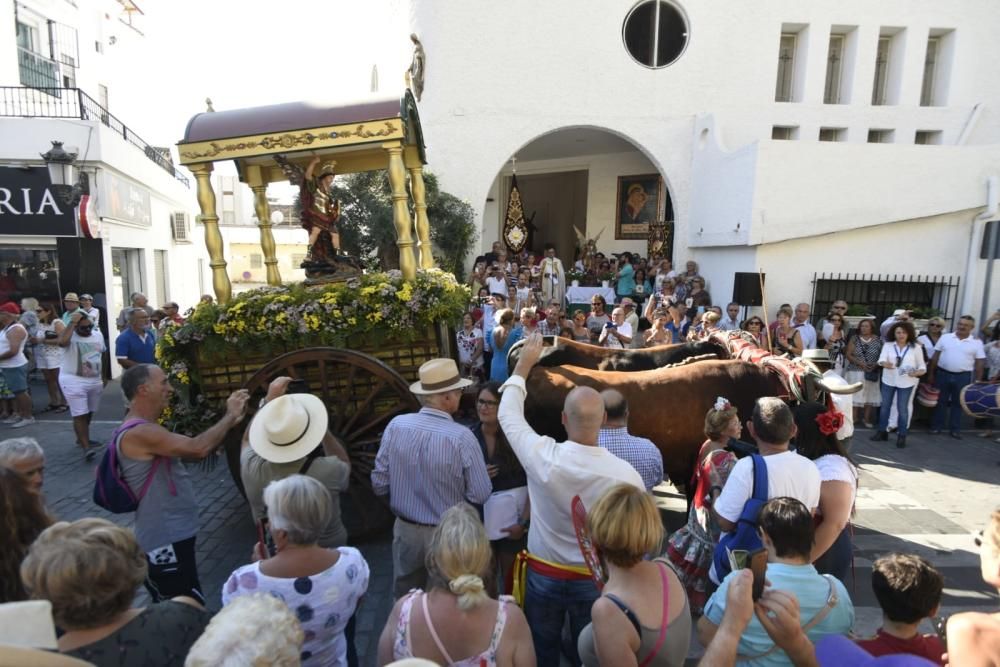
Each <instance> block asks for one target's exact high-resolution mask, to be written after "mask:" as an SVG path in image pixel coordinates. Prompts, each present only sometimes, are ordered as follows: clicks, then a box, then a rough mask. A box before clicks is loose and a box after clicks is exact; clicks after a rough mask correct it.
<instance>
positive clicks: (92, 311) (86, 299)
mask: <svg viewBox="0 0 1000 667" xmlns="http://www.w3.org/2000/svg"><path fill="white" fill-rule="evenodd" d="M80 310H82V311H83V312H85V313H86V314H87V319H89V320H90V321H91V322H92V323H93V324H94V327H95V328H97V327H98V326H99V325H100V323H101V311H99V310H97V308H95V307H94V297H92V296H91V295H89V294H81V295H80Z"/></svg>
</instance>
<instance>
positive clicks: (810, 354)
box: [802, 348, 854, 452]
mask: <svg viewBox="0 0 1000 667" xmlns="http://www.w3.org/2000/svg"><path fill="white" fill-rule="evenodd" d="M802 358H803V359H804V360H806V361H811V362H812V363H813V365H815V366H816V369H817V370H818V371H819V372H820V373H822V374H823V382H824V383H825V384H827V385H828V386H831V387H847V386H849V385H848V383H847V380H845V379H844V378H843V377H841V376H840V374H839V373H837V371H835V370H834V369H833V361H831V360H830V352H829V351H828V350H826V349H824V348H818V349H812V350H802ZM830 398H831V399H832V400H833V405H834V407H836V408H837V412H840V413H842V414H843V415H844V423H843V424H842V425H841V427H840V428H839V429H837V440H839V441H840V444H841V445H843V446H844V450H845V451H848V452H849V451H851V440H853V439H854V395H853V394H830Z"/></svg>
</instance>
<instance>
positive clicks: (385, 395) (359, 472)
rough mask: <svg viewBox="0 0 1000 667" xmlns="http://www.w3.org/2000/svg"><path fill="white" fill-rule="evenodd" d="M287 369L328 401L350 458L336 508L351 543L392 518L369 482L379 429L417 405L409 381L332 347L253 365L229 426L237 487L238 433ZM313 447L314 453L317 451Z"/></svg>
mask: <svg viewBox="0 0 1000 667" xmlns="http://www.w3.org/2000/svg"><path fill="white" fill-rule="evenodd" d="M282 375H288V376H290V377H292V378H295V379H302V380H305V381H306V382H307V383H308V385H309V390H310V393H312V394H314V395H316V396H318V397H319V398H321V399H322V400H323V403H325V404H326V407H327V410H328V411H329V414H330V425H329V429H330V432H331V433H332V434H333V435H334V437H336V438H338V439H339V440H340V442H341V444H343V445H344V448H345V449H346V450H347V453H348V455H349V456H350V459H351V484H350V488H349V489H348V491H347V492H345V493H342V494H341V496H340V513H341V516H342V517H343V521H344V526H345V527H346V528H347V532H348V535H349V537H350V540H351V542H352V543H355V542H359V541H363V540H365V539H368V538H371V537H374V536H375V535H377V534H379V533H381V532H382V531H383V530H385V529H386V528H387V527H388V525H389V524H390V523H391V521H392V513H391V512H390V510H389V506H388V503H387V502H386V500H385V497H384V496H376V495H375V494H374V492H373V491H372V486H371V471H372V468H374V467H375V455H376V454H377V453H378V448H379V443H380V442H381V439H382V431H383V430H384V429H385V427H386V425H387V424H388V423H389V421H390V420H391V419H392V418H393V417H395V416H397V415H401V414H404V413H407V412H415V411H417V410H419V409H420V404H419V403H418V402H417V400H416V398H414V396H413V394H411V393H410V387H409V385H408V384H407V382H406V381H405V380H404V379H403V378H402V377H401V376H400V375H399V373H397V372H396V371H395V370H393V369H392V368H391V367H389V366H387V365H386V364H384V363H382V362H381V361H379V360H378V359H376V358H375V357H373V356H371V355H368V354H364V353H363V352H357V351H355V350H346V349H341V348H334V347H313V348H306V349H303V350H296V351H295V352H289V353H287V354H283V355H281V356H280V357H277V358H275V359H274V360H273V361H271V362H270V363H268V364H267V365H266V366H264V367H263V368H261V369H260V370H259V371H257V372H256V373H255V374H254V375H253V376H252V377H251V378H250V379H249V380H247V382H246V384H245V385H243V387H244V388H245V389H247V390H248V391H249V392H250V402H249V404H248V405H249V408H248V410H247V412H248V414H247V420H246V421H245V422H244V426H242V427H241V428H238V429H233V431H232V432H231V433H230V437H229V439H228V440H227V442H226V459H227V461H228V463H229V471H230V474H232V476H233V480H234V481H235V482H236V484H237V486H239V487H240V489H241V490H242V489H243V484H242V480H241V479H240V439H241V438H242V435H243V430H244V428H245V424H249V423H250V419H252V418H253V414H254V413H256V411H257V405H258V404H259V403H260V399H261V398H263V397H264V395H265V394H266V393H267V387H268V385H269V384H270V383H271V381H272V380H274V379H275V378H277V377H280V376H282ZM321 451H322V450H321V448H320V447H317V450H316V452H314V454H318V453H319V452H321Z"/></svg>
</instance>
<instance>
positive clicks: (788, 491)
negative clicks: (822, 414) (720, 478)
mask: <svg viewBox="0 0 1000 667" xmlns="http://www.w3.org/2000/svg"><path fill="white" fill-rule="evenodd" d="M747 430H749V431H750V435H751V436H752V437H753V439H754V440H755V441H756V442H757V448H758V450H759V452H760V456H746V457H744V458H742V459H740V460H739V461H737V462H736V465H735V466H733V470H732V472H731V473H730V474H729V478H728V479H727V480H726V484H725V486H724V487H722V493H721V494H720V495H719V497H718V499H717V500H716V501H715V505H713V507H712V515H713V516H714V517H715V518H716V520H717V521H718V522H719V527H720V528H721V529H722V530H723V536H722V539H721V540H720V544H722V543H725V542H727V536H728V535H729V534H731V533H734V531H736V530H737V527H738V526H737V524H738V522H739V521H740V518H741V515H742V514H743V506H744V505H746V504H747V502H748V501H754V499H755V497H756V498H757V500H760V501H764V502H766V501H767V500H770V499H771V498H779V497H789V498H795V499H796V500H798V501H800V502H801V503H802V504H803V505H805V506H806V508H807V509H808V510H809V511H810V512H815V510H816V507H817V505H819V490H820V484H821V481H820V475H819V469H818V468H816V464H814V463H813V462H812V461H810V460H809V459H807V458H806V457H804V456H800V455H799V454H797V453H795V452H792V451H789V450H788V443H789V441H790V440H791V439H792V438H793V437H795V419H794V417H793V416H792V411H791V410H790V409H789V408H788V406H787V405H785V403H784V401H782V400H781V399H780V398H774V397H771V396H765V397H762V398H758V399H757V404H756V405H754V409H753V417H752V418H751V419H750V421H748V422H747ZM758 461H762V462H763V463H764V470H763V471H757V474H756V475H755V470H754V467H755V466H756V465H757V462H758ZM761 473H763V474H761ZM755 477H756V478H757V479H763V480H766V482H764V484H763V486H765V487H766V490H765V489H757V490H756V491H757V493H755V489H754V486H755V484H754V479H755ZM765 494H766V495H765ZM760 504H763V503H760ZM755 522H756V519H754V523H755ZM736 547H740V548H742V545H732V548H736ZM719 563H720V559H719V558H716V559H715V562H714V563H713V564H712V567H711V569H710V570H709V578H710V579H711V580H712V582H713V583H715V584H718V583H720V581H721V580H722V578H723V577H724V576H725V575H726V574H728V573H727V572H721V571H718V570H719Z"/></svg>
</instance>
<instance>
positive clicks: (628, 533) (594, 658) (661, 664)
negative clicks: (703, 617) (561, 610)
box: [577, 484, 691, 667]
mask: <svg viewBox="0 0 1000 667" xmlns="http://www.w3.org/2000/svg"><path fill="white" fill-rule="evenodd" d="M587 527H588V528H589V530H590V538H591V540H592V542H593V545H594V548H595V549H596V550H597V552H598V553H599V554H600V556H601V558H602V560H603V561H604V564H605V567H606V569H607V575H608V581H607V583H606V584H605V585H604V590H603V591H602V594H601V597H599V598H597V600H596V601H595V602H594V606H593V607H592V608H591V618H592V621H591V623H590V625H588V626H587V627H585V628H584V629H583V632H581V633H580V638H579V640H577V649H578V650H579V652H580V658H581V659H582V660H583V664H584V665H586V666H587V667H592V666H596V665H612V664H622V663H621V659H622V658H623V657H624V656H629V662H631V660H632V659H634V660H635V661H636V663H638V664H642V665H648V666H649V667H667V666H670V667H672V666H675V665H676V666H677V667H680V665H683V664H684V660H685V659H686V658H687V653H688V644H689V643H690V641H691V613H690V611H689V610H688V600H687V596H686V595H685V594H684V586H683V584H681V582H680V579H678V578H677V575H676V574H675V573H674V571H673V570H672V569H671V568H670V567H669V566H668V565H667V564H666V563H665V562H663V561H662V560H660V559H656V560H652V561H649V560H645V558H646V556H648V555H649V554H653V553H657V552H658V551H659V550H660V545H661V543H662V542H663V524H662V523H661V520H660V511H659V510H658V509H657V508H656V503H654V502H653V499H652V497H651V496H650V495H649V494H648V493H645V492H644V491H643V490H642V489H639V488H636V487H634V486H632V485H630V484H618V485H617V486H614V487H612V488H610V489H608V490H607V491H606V492H605V493H604V495H602V496H601V498H600V500H598V501H597V504H596V505H594V507H592V508H590V512H589V514H588V515H587Z"/></svg>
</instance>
